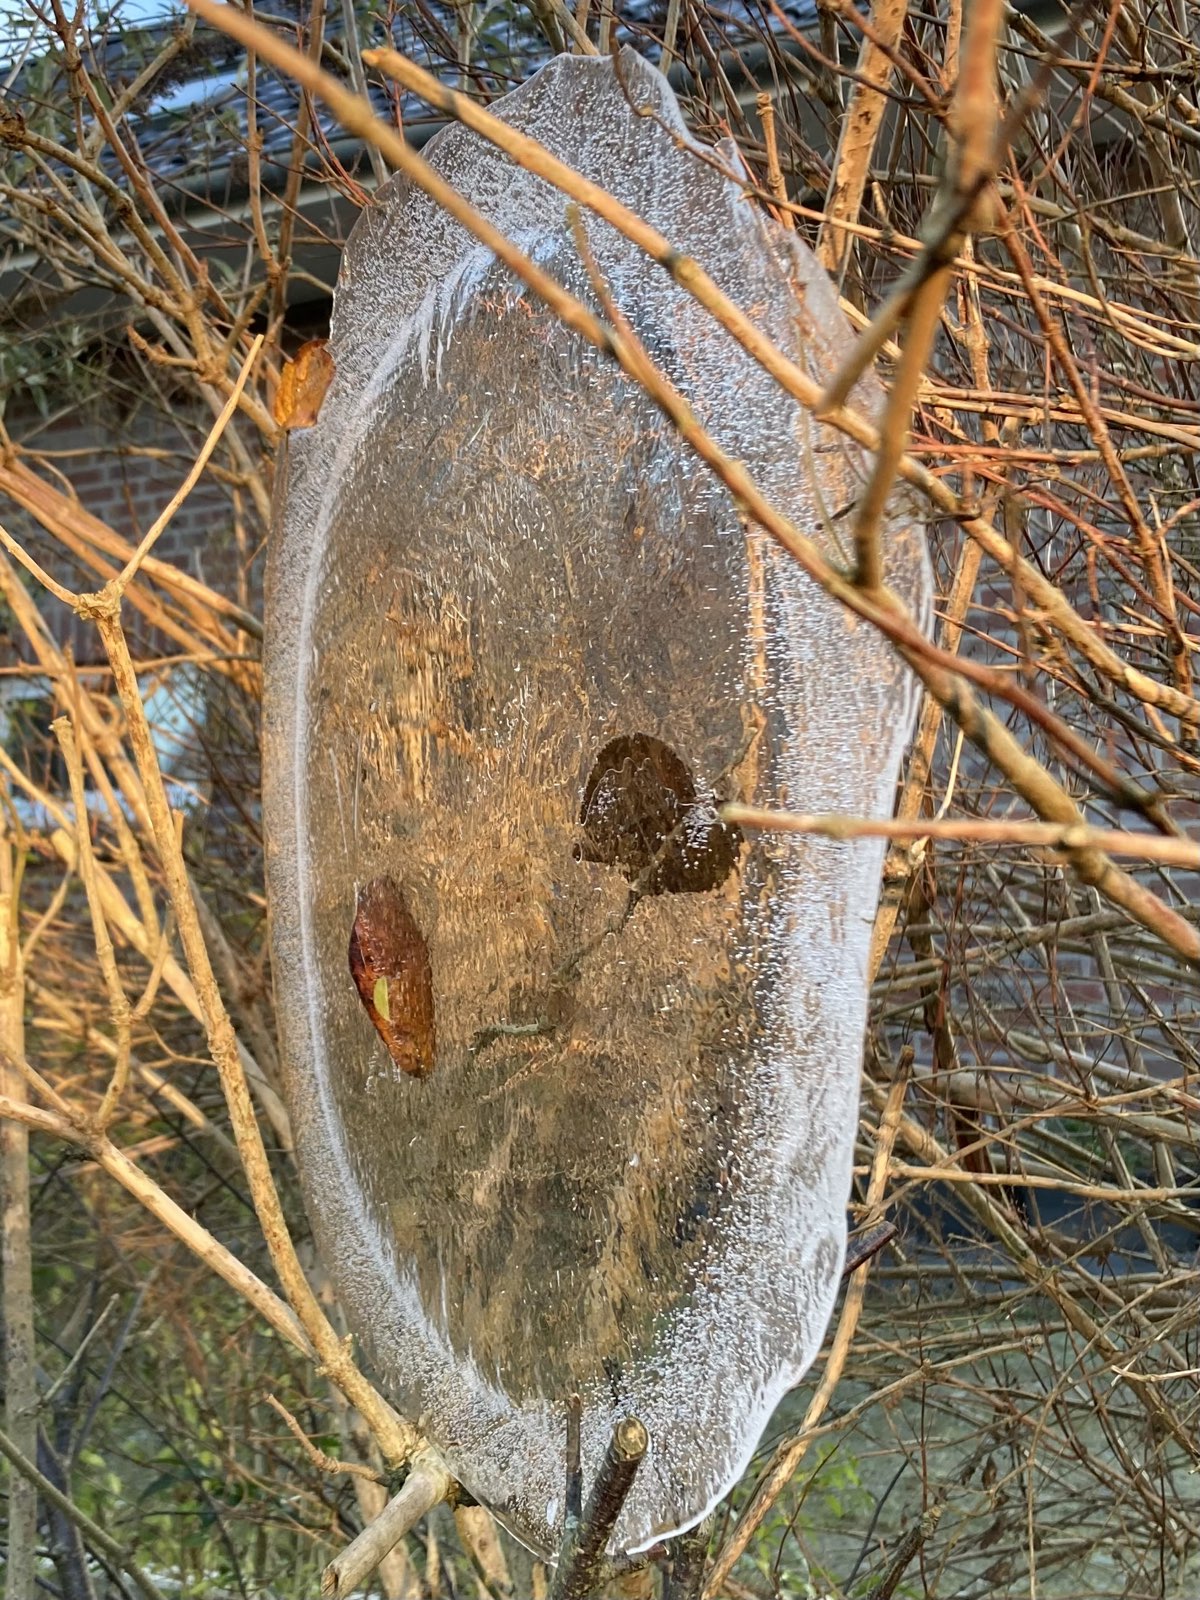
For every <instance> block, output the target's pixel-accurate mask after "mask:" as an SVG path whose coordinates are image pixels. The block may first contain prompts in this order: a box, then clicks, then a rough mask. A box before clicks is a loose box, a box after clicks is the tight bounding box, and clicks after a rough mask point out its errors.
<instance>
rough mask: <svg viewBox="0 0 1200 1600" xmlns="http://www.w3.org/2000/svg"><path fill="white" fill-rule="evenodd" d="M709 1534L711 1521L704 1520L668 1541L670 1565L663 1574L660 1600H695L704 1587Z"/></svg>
mask: <svg viewBox="0 0 1200 1600" xmlns="http://www.w3.org/2000/svg"><path fill="white" fill-rule="evenodd" d="M711 1532H712V1518H711V1517H705V1518H704V1520H703V1522H698V1523H697V1524H696V1526H695V1527H694V1528H689V1529H688V1531H687V1532H686V1533H681V1534H680V1535H679V1537H678V1538H677V1539H672V1540H671V1542H670V1544H669V1545H668V1547H667V1548H668V1550H669V1551H670V1565H669V1566H668V1567H667V1570H666V1571H665V1572H664V1573H663V1584H662V1600H698V1597H699V1594H700V1590H701V1588H702V1587H703V1585H704V1569H705V1566H706V1565H707V1562H708V1539H709V1535H710V1534H711Z"/></svg>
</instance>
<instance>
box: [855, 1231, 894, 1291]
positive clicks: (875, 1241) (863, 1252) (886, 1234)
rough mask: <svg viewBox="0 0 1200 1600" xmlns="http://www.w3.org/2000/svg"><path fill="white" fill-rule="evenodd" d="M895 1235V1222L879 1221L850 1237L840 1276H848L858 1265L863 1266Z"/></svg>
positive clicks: (856, 1269)
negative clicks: (875, 1225)
mask: <svg viewBox="0 0 1200 1600" xmlns="http://www.w3.org/2000/svg"><path fill="white" fill-rule="evenodd" d="M895 1237H896V1224H895V1223H894V1222H881V1223H880V1224H879V1226H878V1227H875V1228H868V1229H867V1230H866V1232H865V1233H861V1234H859V1235H858V1236H857V1237H856V1238H853V1239H851V1240H850V1242H849V1244H848V1245H847V1246H846V1265H845V1266H844V1267H843V1268H842V1277H843V1278H848V1277H849V1276H850V1274H851V1273H852V1272H857V1271H858V1269H859V1267H861V1266H865V1265H866V1263H867V1262H868V1261H870V1260H871V1258H872V1256H877V1255H878V1254H879V1252H880V1251H881V1250H882V1249H883V1248H884V1246H885V1245H888V1244H890V1243H891V1242H892V1240H893V1239H894V1238H895Z"/></svg>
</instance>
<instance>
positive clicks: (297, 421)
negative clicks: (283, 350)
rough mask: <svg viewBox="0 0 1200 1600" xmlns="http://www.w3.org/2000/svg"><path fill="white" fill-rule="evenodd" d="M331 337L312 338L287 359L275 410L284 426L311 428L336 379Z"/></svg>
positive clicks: (276, 416)
mask: <svg viewBox="0 0 1200 1600" xmlns="http://www.w3.org/2000/svg"><path fill="white" fill-rule="evenodd" d="M335 370H336V368H335V367H334V362H333V357H332V356H331V355H330V354H329V340H328V339H310V340H309V341H308V343H307V344H303V345H301V346H300V348H299V350H297V351H296V354H295V355H294V356H293V357H292V359H291V360H290V361H289V362H287V363H286V365H285V366H284V369H283V374H282V376H281V377H280V379H279V387H278V389H276V391H275V400H274V403H273V405H272V406H271V413H272V415H273V416H274V418H275V421H276V422H277V423H278V424H279V426H280V427H281V428H311V427H312V425H313V423H314V422H315V421H316V420H317V417H318V416H319V415H320V411H321V402H322V400H324V398H325V391H326V389H328V387H329V385H330V383H331V382H332V380H333V374H334V372H335Z"/></svg>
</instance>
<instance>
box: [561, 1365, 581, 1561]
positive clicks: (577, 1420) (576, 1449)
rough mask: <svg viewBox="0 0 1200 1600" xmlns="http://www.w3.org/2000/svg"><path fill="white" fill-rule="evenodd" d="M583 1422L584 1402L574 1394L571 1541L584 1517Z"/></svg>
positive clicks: (570, 1415) (571, 1410)
mask: <svg viewBox="0 0 1200 1600" xmlns="http://www.w3.org/2000/svg"><path fill="white" fill-rule="evenodd" d="M582 1422H583V1401H582V1400H581V1399H580V1398H579V1396H578V1395H577V1394H573V1395H572V1396H571V1398H570V1399H569V1400H568V1401H567V1501H566V1516H565V1537H566V1538H568V1539H570V1538H572V1537H574V1535H575V1533H576V1532H577V1531H578V1528H579V1523H580V1520H581V1518H582V1517H583V1462H582V1459H581V1450H582V1446H581V1442H580V1431H581V1425H582Z"/></svg>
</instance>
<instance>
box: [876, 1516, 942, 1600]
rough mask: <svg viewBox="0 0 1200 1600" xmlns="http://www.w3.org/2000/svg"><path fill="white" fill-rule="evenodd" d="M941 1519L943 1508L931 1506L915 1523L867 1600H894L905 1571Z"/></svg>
mask: <svg viewBox="0 0 1200 1600" xmlns="http://www.w3.org/2000/svg"><path fill="white" fill-rule="evenodd" d="M941 1519H942V1507H941V1506H940V1505H935V1506H930V1508H929V1510H928V1511H927V1512H926V1513H925V1515H924V1516H923V1517H922V1518H921V1519H920V1521H918V1522H916V1523H914V1524H913V1526H912V1527H911V1528H910V1529H909V1530H908V1532H907V1533H906V1534H905V1535H904V1538H903V1539H901V1541H900V1548H899V1549H898V1550H897V1551H896V1554H895V1555H894V1556H893V1557H892V1560H891V1561H890V1563H889V1564H888V1568H887V1571H886V1572H885V1573H884V1574H883V1576H882V1578H880V1580H879V1582H878V1583H876V1584H873V1585H872V1586H871V1588H870V1589H869V1590H868V1591H867V1594H866V1596H865V1600H892V1597H893V1595H894V1594H895V1593H896V1589H897V1587H898V1585H899V1583H900V1579H901V1578H902V1577H903V1576H904V1572H905V1569H906V1568H907V1566H908V1565H909V1563H910V1562H911V1561H912V1559H913V1557H914V1556H915V1555H916V1553H917V1551H918V1550H919V1549H920V1548H921V1546H922V1545H923V1544H924V1543H925V1541H926V1539H928V1538H929V1537H930V1535H931V1534H932V1533H933V1532H934V1530H935V1529H936V1527H937V1525H938V1523H939V1522H940V1521H941Z"/></svg>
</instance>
